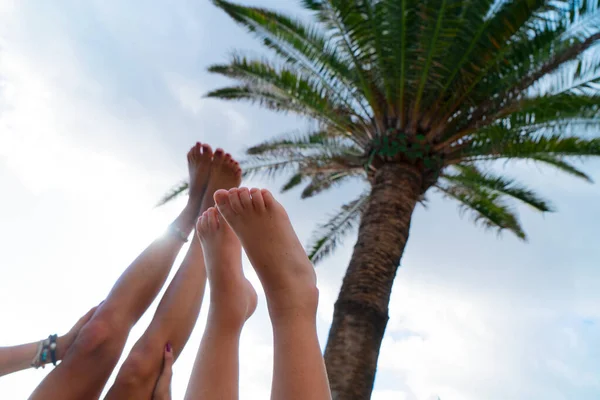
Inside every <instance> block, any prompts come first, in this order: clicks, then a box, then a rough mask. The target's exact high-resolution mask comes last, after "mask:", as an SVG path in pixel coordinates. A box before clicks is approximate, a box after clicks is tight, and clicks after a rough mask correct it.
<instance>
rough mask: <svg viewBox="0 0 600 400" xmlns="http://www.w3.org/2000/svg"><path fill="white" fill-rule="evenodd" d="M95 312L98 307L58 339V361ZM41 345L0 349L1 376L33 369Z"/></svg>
mask: <svg viewBox="0 0 600 400" xmlns="http://www.w3.org/2000/svg"><path fill="white" fill-rule="evenodd" d="M95 312H96V307H94V308H92V309H91V310H90V311H88V312H87V313H86V314H85V315H84V316H83V317H81V318H80V319H79V320H78V321H77V323H75V325H73V327H72V328H71V330H70V331H69V332H68V333H67V334H66V335H64V336H60V337H58V338H57V339H56V359H57V360H58V361H60V360H62V359H63V357H64V356H65V354H66V353H67V351H68V350H69V348H70V347H71V345H72V344H73V342H74V341H75V338H76V337H77V334H79V331H80V330H81V328H82V327H83V326H84V325H85V324H86V323H87V322H88V321H89V320H90V318H92V315H94V313H95ZM39 344H40V342H34V343H27V344H22V345H19V346H10V347H0V376H3V375H7V374H11V373H13V372H17V371H21V370H24V369H29V368H31V361H32V360H33V357H34V356H35V355H36V353H37V350H38V345H39ZM49 363H51V360H50V359H48V360H47V361H46V364H49ZM43 367H44V366H42V368H43Z"/></svg>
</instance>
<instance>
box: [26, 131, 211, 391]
mask: <svg viewBox="0 0 600 400" xmlns="http://www.w3.org/2000/svg"><path fill="white" fill-rule="evenodd" d="M210 162H211V154H206V153H203V151H202V146H201V145H200V144H199V143H198V144H196V146H194V147H193V148H192V149H191V150H190V152H189V153H188V165H189V173H190V197H189V201H188V204H187V205H186V207H185V208H184V210H183V211H182V212H181V214H180V215H179V216H178V217H177V218H176V219H175V221H174V222H173V226H174V227H176V229H178V230H179V233H180V234H181V236H184V235H189V233H190V232H191V231H192V229H193V227H194V223H195V221H196V219H197V216H198V212H199V210H200V206H201V202H202V197H203V195H204V192H205V190H206V186H207V183H208V178H209V175H208V171H209V168H210ZM182 245H183V240H182V238H181V237H180V235H179V234H174V233H170V234H168V235H165V236H163V237H160V238H158V239H156V240H155V241H154V242H153V243H152V244H150V246H148V247H147V248H146V249H145V250H144V251H143V252H142V254H140V255H139V256H138V258H137V259H136V260H135V261H134V262H133V263H132V264H131V265H130V266H129V267H128V268H127V269H126V270H125V272H124V273H123V274H122V275H121V277H120V278H119V280H118V281H117V283H116V284H115V286H114V287H113V288H112V290H111V291H110V293H109V295H108V297H107V298H106V300H105V301H104V303H102V305H101V306H100V307H98V309H97V310H96V312H95V313H94V315H93V316H92V318H91V320H90V321H89V322H88V323H87V324H86V325H85V326H84V327H83V328H82V329H81V331H80V332H79V334H78V335H77V338H76V339H75V342H74V343H73V345H72V346H71V347H70V348H69V351H68V352H67V354H66V355H65V358H64V359H63V361H62V363H61V364H60V365H59V366H58V367H56V368H55V369H54V370H53V371H52V372H51V373H50V374H48V376H47V377H46V378H45V379H44V380H43V381H42V383H41V384H40V385H39V386H38V387H37V388H36V389H35V391H34V392H33V394H32V395H31V397H30V399H35V400H37V399H40V400H41V399H43V400H54V399H57V400H71V399H73V400H75V399H77V400H79V399H95V398H98V396H99V395H100V393H101V391H102V389H103V388H104V385H105V384H106V381H107V380H108V378H109V376H110V374H111V373H112V370H113V369H114V367H115V365H116V363H117V361H118V360H119V357H120V355H121V352H122V351H123V346H124V345H125V341H126V340H127V336H128V335H129V331H130V329H131V327H132V326H133V325H134V324H135V323H136V322H137V321H138V319H139V318H140V317H141V316H142V314H143V313H144V311H145V310H146V309H147V308H148V306H149V305H150V304H151V303H152V301H153V300H154V298H155V297H156V295H157V294H158V292H159V291H160V288H161V287H162V285H163V284H164V282H165V279H166V278H167V276H168V274H169V271H170V269H171V266H172V264H173V261H174V259H175V257H176V256H177V253H178V252H179V250H180V249H181V247H182Z"/></svg>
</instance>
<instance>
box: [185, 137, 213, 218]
mask: <svg viewBox="0 0 600 400" xmlns="http://www.w3.org/2000/svg"><path fill="white" fill-rule="evenodd" d="M212 157H213V153H212V149H211V148H210V146H209V145H207V144H202V143H196V145H195V146H194V147H192V148H191V150H190V151H189V152H188V155H187V159H188V170H189V173H190V199H189V202H190V203H191V204H193V205H195V206H196V207H198V208H199V207H200V205H201V203H202V198H203V196H204V192H205V191H206V187H207V185H208V182H209V176H210V172H211V161H212Z"/></svg>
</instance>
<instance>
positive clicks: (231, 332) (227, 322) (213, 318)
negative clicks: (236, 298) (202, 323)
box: [206, 303, 246, 336]
mask: <svg viewBox="0 0 600 400" xmlns="http://www.w3.org/2000/svg"><path fill="white" fill-rule="evenodd" d="M245 322H246V317H245V315H241V314H240V313H239V312H232V309H231V308H227V307H220V306H214V305H213V304H212V303H211V306H210V309H209V311H208V319H207V322H206V331H207V332H209V333H210V334H214V335H227V336H239V335H240V334H241V332H242V328H243V327H244V324H245Z"/></svg>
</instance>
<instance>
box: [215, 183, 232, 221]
mask: <svg viewBox="0 0 600 400" xmlns="http://www.w3.org/2000/svg"><path fill="white" fill-rule="evenodd" d="M214 200H215V203H216V204H217V208H218V209H219V212H220V213H221V214H222V215H223V217H225V219H228V218H231V217H233V216H235V212H234V211H233V209H232V208H231V203H230V202H229V192H228V191H227V190H223V189H219V190H217V191H216V192H215V195H214Z"/></svg>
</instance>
